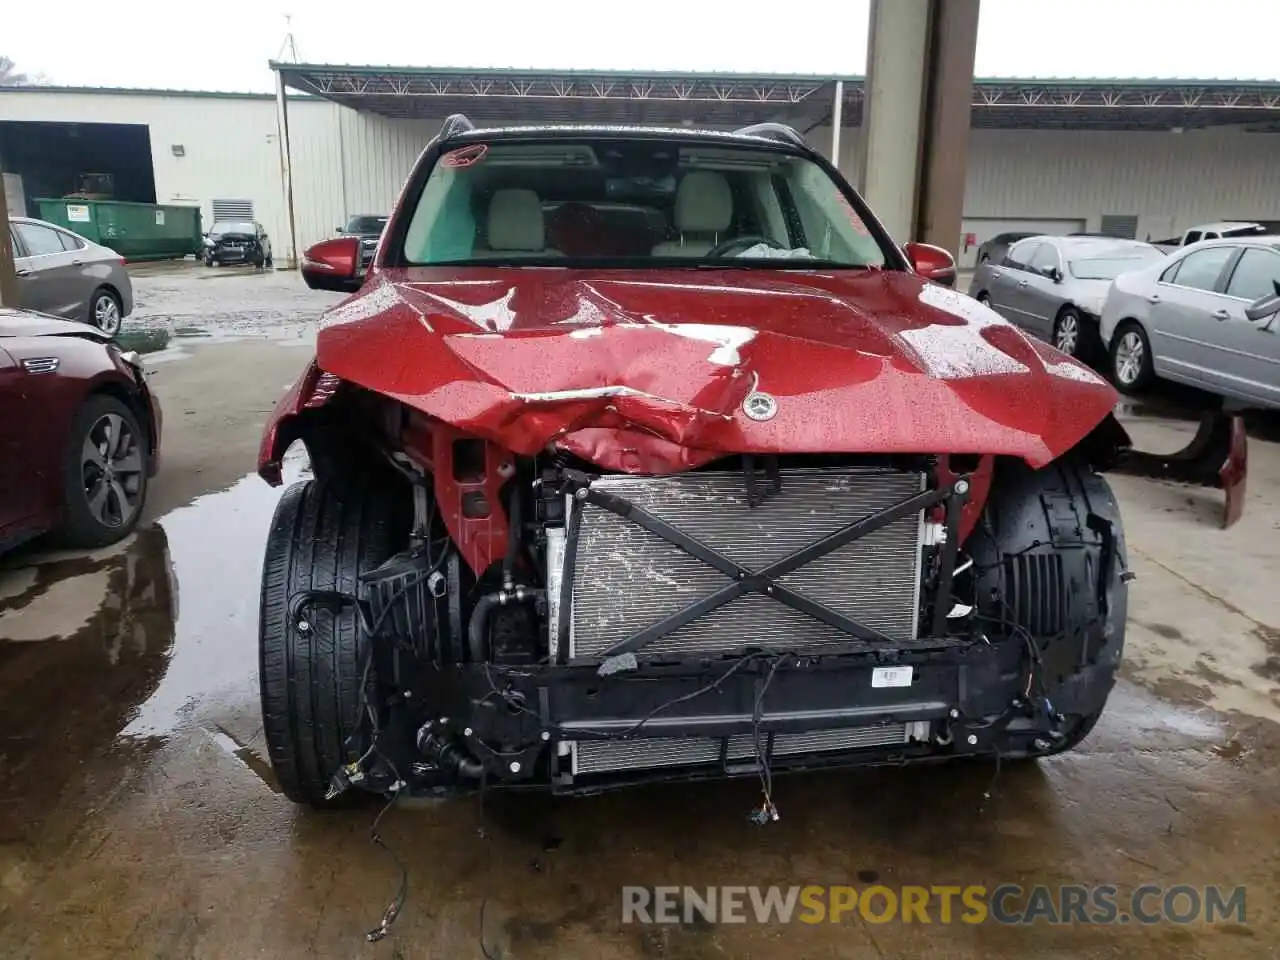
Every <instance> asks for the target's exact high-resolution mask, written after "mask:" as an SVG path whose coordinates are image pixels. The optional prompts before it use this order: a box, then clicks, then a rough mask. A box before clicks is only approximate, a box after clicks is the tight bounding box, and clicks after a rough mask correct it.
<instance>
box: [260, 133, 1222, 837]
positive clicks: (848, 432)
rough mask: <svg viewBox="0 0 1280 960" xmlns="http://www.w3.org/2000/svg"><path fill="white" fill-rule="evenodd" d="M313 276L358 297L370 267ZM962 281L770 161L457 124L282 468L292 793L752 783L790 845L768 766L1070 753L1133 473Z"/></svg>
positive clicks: (1058, 382) (834, 182) (684, 139)
mask: <svg viewBox="0 0 1280 960" xmlns="http://www.w3.org/2000/svg"><path fill="white" fill-rule="evenodd" d="M570 201H572V202H573V203H575V204H578V205H581V206H585V207H587V208H589V211H588V212H590V214H591V215H590V216H582V217H578V216H576V215H575V216H574V217H573V218H569V217H566V218H565V220H564V222H563V223H562V225H561V228H560V230H559V239H558V240H557V241H556V245H554V246H553V245H552V244H551V243H550V242H549V234H548V229H547V221H546V215H545V210H546V207H547V206H548V205H553V204H564V203H568V202H570ZM637 211H639V212H641V213H642V214H643V215H636V212H637ZM655 219H656V220H657V223H656V224H655V225H654V226H653V227H650V224H651V223H652V222H653V221H654V220H655ZM574 224H581V225H582V228H583V229H585V230H589V231H590V233H589V234H588V235H589V236H590V237H591V238H593V245H592V246H587V245H586V244H581V243H580V242H579V238H576V237H575V236H572V235H571V232H572V227H573V225H574ZM651 229H652V233H650V232H649V231H650V230H651ZM619 231H623V232H629V233H630V239H627V240H625V241H624V240H619V239H618V238H617V237H616V236H615V234H616V233H617V232H619ZM635 231H644V233H643V234H642V236H643V238H644V241H645V243H644V246H643V249H642V250H641V251H640V252H639V253H635V252H634V250H635V248H636V247H637V246H638V244H637V243H636V241H635V237H634V233H635ZM597 243H598V245H594V244H597ZM568 250H575V251H576V252H574V253H572V254H571V253H569V252H567V251H568ZM622 250H631V251H633V252H630V253H626V254H623V253H619V252H617V251H622ZM307 258H308V260H309V261H311V262H312V263H313V264H314V265H315V269H314V270H313V272H312V274H311V277H310V279H309V282H310V283H312V284H313V285H314V286H319V287H328V288H334V289H350V287H349V286H347V285H350V284H352V283H354V282H356V280H355V278H356V274H357V272H358V269H359V241H358V240H357V239H356V238H354V237H337V238H333V239H329V240H326V241H323V242H321V243H318V244H315V245H314V246H312V247H311V248H310V249H309V250H308V251H307ZM548 268H553V269H548ZM954 275H955V263H954V260H953V259H952V257H951V255H950V254H949V253H948V252H946V251H944V250H941V249H939V248H937V247H931V246H928V245H924V244H919V243H906V244H904V245H903V246H901V247H899V246H898V245H897V244H896V243H895V242H894V241H893V240H892V239H891V238H890V237H889V235H888V234H887V233H886V232H885V230H884V228H883V227H882V226H881V224H880V223H879V222H878V221H877V220H876V218H875V217H874V215H873V214H872V212H871V210H870V209H869V208H868V207H867V205H866V203H865V202H864V201H863V200H862V198H861V197H860V196H859V195H858V194H857V192H856V191H855V190H854V189H853V188H852V187H851V186H850V185H849V184H848V182H847V181H846V180H844V179H843V177H842V176H841V175H840V173H839V172H838V171H837V170H836V169H835V168H834V167H832V166H831V164H830V163H829V162H828V161H827V160H826V159H824V158H823V157H822V155H821V154H820V153H819V152H818V151H817V150H816V149H814V148H813V147H812V146H810V145H809V144H808V143H807V142H806V141H805V140H804V139H803V137H801V136H800V135H799V134H798V133H796V132H795V131H794V130H792V129H790V128H787V127H783V126H781V125H777V124H761V125H757V126H754V127H749V128H746V129H743V130H739V131H737V132H736V133H728V132H714V133H713V132H708V131H698V130H693V129H689V130H679V131H670V130H658V129H653V130H649V129H643V128H641V129H636V128H620V127H607V126H601V127H586V126H584V127H558V128H554V129H548V128H539V129H535V128H510V129H485V130H477V129H475V128H474V127H473V126H472V125H471V124H470V123H469V122H468V121H467V120H466V119H465V118H464V117H458V116H454V117H451V118H449V119H448V120H447V121H446V122H445V124H444V126H443V128H442V129H441V131H440V133H439V134H438V135H437V136H436V137H435V138H434V139H433V140H432V141H431V142H430V143H429V144H428V145H427V147H426V148H425V150H424V151H423V153H422V154H421V156H420V158H419V159H418V162H417V164H416V166H415V168H414V169H413V171H412V172H411V174H410V175H409V178H408V180H407V181H406V183H405V185H404V188H403V191H402V194H401V197H400V199H399V201H398V203H397V205H396V208H395V212H394V213H393V214H392V216H391V219H390V221H389V223H388V224H387V227H386V229H385V232H384V233H383V236H382V240H381V242H380V244H379V245H378V250H377V253H376V255H375V257H374V261H373V264H372V266H371V267H370V270H369V274H368V276H367V277H366V278H365V280H364V282H363V284H362V285H361V286H360V288H359V290H358V292H356V293H355V295H354V296H350V297H347V298H345V299H344V300H343V301H342V302H341V303H339V304H337V305H335V306H333V307H331V308H329V309H328V310H327V311H326V313H325V315H324V317H323V319H322V322H321V324H320V332H319V335H318V342H317V352H316V356H315V357H314V359H313V361H312V362H311V363H309V364H308V365H307V368H306V369H305V370H304V371H303V373H302V374H301V375H300V377H299V379H298V380H297V382H296V383H295V384H294V385H293V386H292V387H291V388H290V389H289V390H288V391H287V392H286V394H285V395H284V396H283V397H282V398H281V400H280V401H279V403H278V404H277V406H276V409H275V410H274V412H273V413H272V415H271V417H270V418H269V419H268V423H267V425H266V427H265V431H264V434H263V437H262V443H261V449H260V455H259V465H258V471H259V474H260V475H261V476H262V477H263V479H265V480H266V481H267V482H268V483H271V484H280V483H281V482H282V472H281V464H282V460H283V457H284V455H285V452H286V450H287V449H289V448H290V447H291V446H292V445H293V444H295V443H298V442H301V443H302V444H304V445H305V446H306V448H307V450H308V452H309V454H310V459H311V463H312V467H313V471H314V475H313V476H312V477H311V478H308V479H307V480H305V481H303V482H300V483H298V484H295V485H293V486H291V487H290V488H289V489H288V490H287V491H285V493H284V495H283V497H282V498H281V500H280V501H279V505H278V507H277V510H276V514H275V518H274V520H273V522H272V525H271V530H270V533H269V535H268V538H267V543H266V550H265V557H264V568H263V579H262V593H261V607H260V617H259V656H260V663H261V671H260V683H261V697H262V710H263V721H264V731H265V742H266V745H267V749H268V752H269V755H270V759H271V763H272V765H273V766H274V768H275V771H276V774H277V776H278V778H279V782H280V784H281V786H282V788H283V791H284V793H285V794H286V795H287V796H289V797H290V798H292V799H293V800H295V801H299V802H306V803H313V804H317V805H324V804H326V803H328V802H330V801H331V800H333V799H334V798H336V797H338V796H339V795H340V794H342V793H343V792H345V791H346V790H348V789H351V788H352V787H355V788H358V789H361V790H371V791H373V792H377V793H383V794H387V793H396V792H398V791H400V790H408V791H420V790H421V791H426V790H434V789H446V790H480V789H484V788H485V787H488V788H490V789H492V788H494V787H515V788H519V787H541V788H544V789H550V790H552V791H555V792H559V793H589V792H596V791H599V790H604V789H608V788H613V787H620V786H624V785H628V784H635V783H639V782H644V781H650V780H670V779H675V780H697V779H704V778H716V777H732V776H748V777H752V778H759V780H760V782H761V790H762V798H761V802H760V805H759V807H758V808H757V809H756V810H755V811H754V812H753V816H754V817H755V818H756V819H757V820H758V821H760V822H767V821H768V820H769V819H772V818H773V817H774V816H776V812H775V810H774V808H773V799H772V794H771V791H772V789H773V786H772V785H773V783H774V779H773V776H772V775H773V772H775V771H782V770H802V769H817V768H822V767H836V766H856V765H862V764H877V763H894V764H898V763H906V762H911V761H917V760H919V761H923V760H929V759H942V758H948V757H953V758H954V757H963V756H972V755H979V754H987V755H992V754H995V755H998V756H1000V757H1003V758H1016V757H1022V758H1025V757H1038V756H1046V755H1049V754H1053V753H1058V752H1061V751H1064V750H1069V749H1071V748H1072V747H1074V746H1075V745H1076V744H1078V743H1080V741H1081V740H1082V739H1083V738H1084V737H1085V736H1086V735H1087V734H1088V733H1089V730H1090V729H1091V728H1092V727H1093V726H1094V724H1095V723H1096V721H1097V719H1098V717H1099V715H1100V713H1101V711H1102V709H1103V704H1104V703H1105V701H1106V699H1107V696H1108V693H1109V691H1110V689H1111V687H1112V685H1113V682H1114V678H1115V675H1116V671H1117V669H1118V668H1119V666H1120V662H1121V659H1122V656H1121V655H1122V649H1123V642H1124V632H1125V623H1126V612H1125V611H1126V596H1127V589H1128V587H1127V584H1128V581H1129V579H1130V576H1129V573H1128V570H1127V566H1126V564H1127V560H1126V552H1125V540H1124V531H1123V526H1122V523H1121V517H1120V514H1119V509H1118V507H1117V503H1116V499H1115V497H1114V496H1113V495H1112V493H1111V491H1110V490H1109V488H1108V484H1107V482H1106V480H1105V479H1104V477H1103V476H1102V474H1101V473H1100V472H1099V471H1101V470H1103V469H1106V468H1108V466H1109V465H1112V464H1115V463H1117V462H1119V458H1121V457H1123V456H1124V455H1125V454H1124V451H1125V450H1127V449H1128V448H1129V446H1130V442H1129V439H1128V437H1127V436H1126V435H1125V432H1124V430H1123V428H1122V427H1121V426H1120V424H1119V422H1118V421H1117V420H1116V418H1115V416H1114V414H1113V409H1114V407H1115V405H1116V401H1117V395H1116V392H1115V390H1114V389H1113V388H1112V387H1111V385H1110V384H1108V383H1107V382H1106V381H1105V379H1103V378H1102V377H1100V376H1098V375H1097V374H1095V373H1094V372H1093V371H1091V370H1090V369H1088V368H1087V367H1086V366H1084V365H1083V364H1081V363H1079V362H1077V361H1075V360H1073V359H1072V358H1070V357H1068V356H1066V355H1064V354H1063V353H1061V352H1059V351H1058V350H1056V349H1054V348H1053V347H1052V346H1050V345H1048V344H1042V343H1038V342H1036V341H1035V340H1033V339H1031V338H1029V337H1027V336H1026V335H1024V334H1022V333H1021V332H1019V331H1018V330H1017V329H1016V328H1015V327H1013V326H1011V325H1010V324H1008V323H1007V322H1005V321H1004V320H1002V319H1001V318H1000V317H999V316H998V315H997V314H995V313H994V312H992V311H991V310H990V309H988V308H986V307H984V306H982V305H980V304H978V303H976V302H975V301H973V300H972V299H970V298H968V297H966V296H964V295H962V294H960V293H958V292H956V291H955V290H952V289H948V288H947V287H945V286H943V285H942V283H946V282H950V281H951V280H952V278H954ZM935 278H936V279H937V280H939V281H942V283H939V282H934V281H935ZM1233 436H1242V435H1241V434H1235V435H1233ZM1241 442H1243V441H1241ZM1240 470H1241V472H1242V471H1243V461H1241V463H1240ZM1216 476H1217V474H1215V479H1216ZM1233 476H1234V475H1233ZM1230 489H1238V485H1236V486H1233V487H1231V488H1230ZM1048 504H1051V505H1052V509H1049V508H1048V507H1047V506H1046V505H1048ZM356 678H359V679H356Z"/></svg>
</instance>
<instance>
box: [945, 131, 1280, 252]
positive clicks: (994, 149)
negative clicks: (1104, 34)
mask: <svg viewBox="0 0 1280 960" xmlns="http://www.w3.org/2000/svg"><path fill="white" fill-rule="evenodd" d="M964 213H965V217H966V218H967V219H972V218H986V217H990V218H1003V219H1010V218H1017V217H1025V218H1030V219H1036V218H1040V219H1050V218H1054V219H1056V218H1078V219H1082V220H1084V221H1085V222H1086V224H1087V226H1086V229H1087V230H1090V231H1096V230H1098V228H1099V225H1100V223H1101V220H1102V217H1103V215H1104V214H1133V215H1137V217H1138V230H1137V237H1138V239H1146V238H1148V237H1150V238H1151V239H1153V240H1158V239H1162V238H1165V237H1170V236H1173V235H1175V234H1179V233H1181V232H1182V231H1183V230H1185V229H1186V228H1187V227H1190V226H1194V225H1195V224H1198V223H1205V222H1211V221H1214V220H1224V219H1250V218H1259V219H1265V220H1280V134H1263V133H1244V132H1242V131H1240V130H1236V129H1229V128H1216V129H1210V130H1195V131H1188V132H1186V133H1165V132H1136V131H1135V132H1123V133H1111V132H1102V131H1092V130H1061V131H1060V130H975V131H973V133H972V134H971V139H970V141H969V173H968V184H967V188H966V192H965V206H964Z"/></svg>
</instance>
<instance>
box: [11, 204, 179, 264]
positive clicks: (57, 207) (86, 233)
mask: <svg viewBox="0 0 1280 960" xmlns="http://www.w3.org/2000/svg"><path fill="white" fill-rule="evenodd" d="M35 202H36V207H37V209H38V210H39V211H40V214H39V215H40V219H41V220H48V221H49V222H50V223H56V224H57V225H58V226H60V227H65V228H66V229H68V230H70V231H72V232H73V233H78V234H80V236H82V237H84V238H85V239H86V240H91V241H93V242H94V243H100V244H102V245H103V246H104V247H110V248H111V249H112V250H114V251H115V252H116V253H118V254H120V256H122V257H124V258H125V259H126V260H177V259H179V258H181V257H185V256H186V255H187V254H189V253H191V254H199V253H200V249H201V236H202V234H203V231H202V230H201V225H200V208H199V207H196V206H179V205H177V204H156V203H127V202H125V201H122V200H80V199H75V198H71V197H64V198H61V199H57V200H54V199H48V198H46V199H40V198H37V199H36V201H35Z"/></svg>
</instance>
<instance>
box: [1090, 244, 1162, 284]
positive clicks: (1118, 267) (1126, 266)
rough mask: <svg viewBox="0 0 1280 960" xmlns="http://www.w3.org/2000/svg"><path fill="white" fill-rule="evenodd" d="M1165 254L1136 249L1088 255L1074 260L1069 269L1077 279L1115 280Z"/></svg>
mask: <svg viewBox="0 0 1280 960" xmlns="http://www.w3.org/2000/svg"><path fill="white" fill-rule="evenodd" d="M1164 256H1165V255H1164V253H1163V252H1162V251H1160V250H1152V251H1150V252H1149V253H1145V252H1138V251H1134V252H1133V253H1126V254H1125V255H1124V256H1114V257H1086V258H1083V259H1079V260H1072V261H1071V263H1070V264H1069V265H1068V269H1069V270H1070V271H1071V275H1072V276H1073V277H1075V278H1076V279H1077V280H1114V279H1115V278H1116V277H1118V276H1120V274H1122V273H1128V272H1129V271H1130V270H1139V269H1141V268H1142V267H1145V266H1146V265H1147V264H1148V263H1151V262H1152V261H1153V260H1162V259H1164Z"/></svg>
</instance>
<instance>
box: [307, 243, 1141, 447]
mask: <svg viewBox="0 0 1280 960" xmlns="http://www.w3.org/2000/svg"><path fill="white" fill-rule="evenodd" d="M317 362H318V365H319V367H320V368H321V369H322V370H325V371H328V372H331V373H333V374H334V375H336V376H338V377H341V378H342V379H344V380H348V381H351V382H354V383H357V384H359V385H361V386H364V387H367V388H368V389H370V390H374V391H377V392H379V393H382V394H386V395H388V396H391V397H394V398H396V399H398V400H401V401H403V402H404V403H406V404H409V405H410V406H412V407H414V408H416V409H418V410H421V411H422V412H424V413H426V414H429V415H431V416H434V417H438V418H439V419H441V420H444V421H447V422H449V423H451V424H453V425H455V426H457V427H458V428H460V429H462V430H465V431H467V432H469V433H472V434H475V435H477V436H481V437H485V438H488V439H491V440H493V441H495V442H497V443H500V444H501V445H503V446H504V447H506V448H508V449H510V450H513V451H515V452H516V453H522V454H532V453H535V452H538V451H539V450H541V449H544V448H545V447H546V446H547V445H548V444H554V445H556V446H557V447H559V448H561V449H565V450H568V451H570V452H572V453H574V454H576V455H578V456H581V457H583V458H585V459H587V460H589V461H591V462H594V463H596V464H598V465H600V466H602V467H605V468H608V469H614V470H624V471H634V472H663V471H671V470H678V469H685V468H689V467H692V466H697V465H699V464H701V463H705V462H707V461H709V460H712V459H715V458H716V457H718V456H721V455H723V454H725V453H780V452H789V453H819V452H833V453H834V452H849V453H854V452H866V453H987V454H1008V455H1013V456H1018V457H1021V458H1023V459H1025V460H1026V461H1027V462H1028V463H1030V464H1031V465H1032V466H1040V465H1043V464H1044V463H1047V462H1048V461H1050V460H1052V459H1054V458H1055V457H1057V456H1059V455H1060V454H1062V453H1064V452H1065V451H1066V450H1068V449H1070V448H1071V447H1072V446H1073V445H1074V444H1075V443H1076V442H1078V441H1079V440H1080V439H1081V438H1083V437H1084V436H1085V435H1086V434H1087V433H1088V432H1089V431H1090V430H1091V429H1092V428H1093V427H1094V426H1096V425H1097V424H1098V423H1099V422H1100V421H1101V420H1102V419H1103V418H1104V417H1105V416H1106V415H1107V414H1108V413H1109V412H1110V411H1111V409H1112V407H1113V406H1114V404H1115V402H1116V395H1115V392H1114V390H1113V389H1112V388H1111V386H1110V385H1109V384H1107V383H1106V382H1105V381H1104V380H1102V379H1101V378H1100V377H1099V376H1097V375H1096V374H1095V373H1093V372H1092V371H1091V370H1089V369H1088V368H1087V367H1085V366H1083V365H1081V364H1079V363H1077V362H1076V361H1074V360H1071V359H1070V358H1068V357H1066V356H1065V355H1063V354H1061V353H1059V352H1058V351H1056V350H1054V349H1053V348H1052V347H1050V346H1048V345H1047V344H1043V343H1040V342H1039V341H1035V340H1032V339H1030V338H1028V337H1026V336H1024V335H1023V334H1022V333H1021V332H1020V331H1018V330H1017V329H1016V328H1014V327H1013V326H1011V325H1010V324H1008V323H1006V322H1005V321H1003V320H1002V319H1000V317H998V316H997V315H996V314H995V313H993V312H992V311H991V310H989V309H987V308H986V307H983V306H982V305H980V304H978V303H977V302H976V301H974V300H971V299H969V298H968V297H966V296H963V295H961V294H959V293H956V292H955V291H952V290H948V289H945V288H943V287H939V286H937V285H935V284H931V283H927V282H925V281H923V280H921V279H920V278H919V277H916V276H913V275H910V274H906V273H900V272H896V271H865V272H863V271H859V272H856V273H854V272H849V273H843V272H842V273H838V274H831V275H828V274H823V275H815V274H812V273H800V272H796V271H786V270H779V271H773V270H760V269H749V270H748V269H743V270H699V269H673V270H635V271H618V270H613V271H599V272H594V271H587V270H581V269H575V270H567V269H561V268H538V267H523V268H474V269H468V270H463V271H459V270H457V269H456V268H450V269H448V270H445V269H418V270H409V271H380V272H379V273H378V275H377V276H375V277H374V278H372V279H371V280H370V283H369V285H368V286H366V287H365V288H364V289H363V290H362V291H361V292H360V293H359V294H357V295H356V296H354V297H352V298H350V299H348V300H347V301H345V302H344V303H342V304H340V305H338V306H337V307H335V308H334V309H332V310H330V311H329V312H328V313H327V314H326V315H325V318H324V320H323V322H322V329H321V332H320V336H319V344H318V348H317ZM753 391H758V392H764V393H767V394H769V395H770V396H772V398H774V400H775V401H776V414H775V415H774V416H773V417H772V419H768V420H764V421H756V420H752V419H751V418H749V417H748V416H747V415H746V413H745V412H744V409H743V402H744V400H745V399H746V398H747V396H748V394H750V393H752V392H753Z"/></svg>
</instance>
